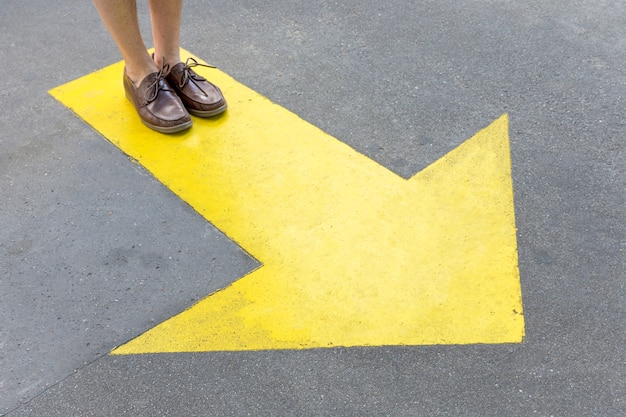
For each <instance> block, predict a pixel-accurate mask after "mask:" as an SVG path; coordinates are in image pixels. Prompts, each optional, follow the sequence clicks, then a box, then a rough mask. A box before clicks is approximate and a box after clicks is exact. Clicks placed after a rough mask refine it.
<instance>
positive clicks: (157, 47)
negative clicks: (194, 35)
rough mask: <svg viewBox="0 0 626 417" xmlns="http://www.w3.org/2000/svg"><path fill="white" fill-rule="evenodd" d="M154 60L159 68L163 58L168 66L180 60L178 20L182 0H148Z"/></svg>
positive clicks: (179, 18) (181, 8) (180, 14)
mask: <svg viewBox="0 0 626 417" xmlns="http://www.w3.org/2000/svg"><path fill="white" fill-rule="evenodd" d="M148 5H149V7H150V20H151V23H152V37H153V40H154V60H155V62H156V65H157V66H158V67H159V68H160V67H161V65H162V64H163V63H162V62H161V61H162V60H163V59H164V60H165V63H166V64H169V65H170V68H171V67H173V66H174V65H176V64H178V63H179V62H180V20H181V16H182V10H183V0H149V1H148Z"/></svg>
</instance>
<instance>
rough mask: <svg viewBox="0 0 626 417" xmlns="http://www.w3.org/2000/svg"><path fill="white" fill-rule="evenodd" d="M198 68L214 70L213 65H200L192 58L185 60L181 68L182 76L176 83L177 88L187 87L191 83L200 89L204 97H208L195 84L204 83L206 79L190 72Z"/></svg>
mask: <svg viewBox="0 0 626 417" xmlns="http://www.w3.org/2000/svg"><path fill="white" fill-rule="evenodd" d="M198 66H200V67H207V68H215V67H214V66H213V65H207V64H201V63H199V62H198V61H196V60H195V59H194V58H192V57H189V58H187V60H186V61H185V66H184V67H183V76H182V77H181V78H180V82H179V83H178V88H181V89H182V88H183V87H185V86H186V85H187V83H188V82H189V81H191V82H193V83H194V84H195V85H196V87H198V88H199V89H200V91H202V92H203V93H204V95H205V96H208V94H207V93H206V91H204V90H203V89H202V87H200V85H198V83H197V81H206V78H204V77H201V76H200V75H198V74H196V73H195V72H194V71H193V70H192V68H193V67H198Z"/></svg>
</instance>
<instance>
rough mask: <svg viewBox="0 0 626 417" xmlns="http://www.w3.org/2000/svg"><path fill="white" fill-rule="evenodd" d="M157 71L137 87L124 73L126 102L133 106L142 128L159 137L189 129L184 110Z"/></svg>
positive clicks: (162, 69)
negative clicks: (144, 127) (143, 126)
mask: <svg viewBox="0 0 626 417" xmlns="http://www.w3.org/2000/svg"><path fill="white" fill-rule="evenodd" d="M165 71H167V66H164V67H162V68H161V70H160V71H158V72H154V73H152V74H149V75H148V76H146V77H145V78H144V79H143V80H142V81H141V82H140V83H139V86H138V87H136V86H135V83H133V81H132V80H131V79H130V78H129V77H128V75H127V74H126V70H124V90H125V92H126V98H128V100H130V102H131V103H133V105H134V106H135V109H136V110H137V113H138V114H139V117H140V118H141V121H142V122H143V124H145V125H146V126H148V127H149V128H150V129H153V130H156V131H157V132H161V133H176V132H180V131H182V130H185V129H188V128H190V127H191V124H192V121H191V117H189V113H188V112H187V110H186V109H185V106H184V105H183V103H182V102H181V101H180V99H179V98H178V96H177V95H176V93H175V92H174V91H173V90H172V88H171V87H170V86H169V84H168V83H167V81H166V80H165V78H164V75H163V73H164V72H165Z"/></svg>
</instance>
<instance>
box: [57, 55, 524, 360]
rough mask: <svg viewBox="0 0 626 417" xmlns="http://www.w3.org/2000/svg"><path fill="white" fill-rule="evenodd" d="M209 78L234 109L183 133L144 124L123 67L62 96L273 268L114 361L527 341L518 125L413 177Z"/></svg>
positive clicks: (133, 344)
mask: <svg viewBox="0 0 626 417" xmlns="http://www.w3.org/2000/svg"><path fill="white" fill-rule="evenodd" d="M183 52H184V51H183ZM199 72H200V73H201V74H204V75H205V76H207V77H208V78H209V79H211V80H212V81H214V82H216V84H218V85H219V86H220V87H221V88H222V90H223V91H224V93H225V95H226V97H227V99H228V102H229V110H228V111H227V112H226V113H225V114H224V115H223V116H222V117H219V118H216V119H208V120H203V119H198V118H194V126H193V127H192V128H191V129H190V130H189V131H187V132H185V133H182V134H178V135H174V136H171V135H170V136H168V135H163V134H159V133H156V132H152V131H150V130H148V129H147V128H146V127H144V126H143V125H142V124H141V123H140V122H139V120H138V118H137V116H136V114H135V112H134V109H133V108H132V107H131V105H130V103H129V102H127V101H126V99H125V98H124V92H123V89H122V82H121V74H122V64H121V63H118V64H115V65H112V66H110V67H107V68H105V69H103V70H101V71H98V72H96V73H93V74H90V75H88V76H85V77H83V78H81V79H78V80H76V81H73V82H70V83H68V84H66V85H63V86H60V87H58V88H56V89H54V90H52V91H51V94H52V95H53V96H54V97H56V98H57V99H58V100H60V101H61V102H63V103H64V104H65V105H67V106H68V107H70V108H71V109H72V110H73V111H74V112H76V113H77V114H78V115H79V116H80V117H81V118H83V119H84V120H85V121H87V123H89V124H91V125H92V126H93V127H94V128H95V129H97V130H98V131H99V132H100V133H102V135H104V136H105V137H106V138H107V139H109V140H110V141H111V142H113V143H114V144H115V145H117V146H119V147H120V148H121V149H122V150H123V151H124V152H126V153H127V154H128V155H130V156H132V157H133V158H135V159H136V160H138V161H139V163H141V164H142V165H143V166H144V167H145V168H146V169H148V170H149V171H150V172H152V173H153V174H154V175H155V176H156V177H157V178H158V179H159V180H160V181H162V182H163V183H164V184H165V185H166V186H167V187H168V188H170V189H171V190H172V191H173V192H174V193H176V194H177V195H179V196H180V198H182V199H183V200H185V201H186V202H188V203H189V204H190V205H191V206H193V207H194V208H195V209H196V210H197V211H198V212H199V213H201V214H202V215H203V216H204V217H205V218H206V219H207V220H209V221H210V222H211V223H213V224H214V225H215V226H217V227H218V228H219V229H220V230H222V231H223V232H224V233H226V234H227V235H228V236H229V237H230V238H232V239H233V240H234V241H235V242H237V243H238V244H240V245H241V246H242V247H243V248H244V249H246V250H247V251H248V252H249V253H251V254H252V255H253V256H254V257H255V258H257V259H258V260H259V261H261V262H262V263H263V266H262V267H260V268H259V269H257V270H255V271H254V272H252V273H250V274H249V275H247V276H245V277H243V278H242V279H240V280H238V281H236V282H235V283H233V284H232V285H230V286H229V287H227V288H225V289H223V290H221V291H218V292H216V293H214V294H212V295H210V296H208V297H206V298H205V299H203V300H201V301H200V302H198V303H197V304H196V305H194V306H192V307H191V308H189V309H188V310H186V311H184V312H183V313H181V314H179V315H177V316H175V317H173V318H171V319H169V320H167V321H165V322H164V323H161V324H160V325H158V326H156V327H155V328H153V329H152V330H150V331H148V332H147V333H145V334H143V335H141V336H139V337H138V338H136V339H134V340H132V341H130V342H129V343H127V344H125V345H123V346H121V347H119V348H117V349H116V350H114V351H113V352H112V353H113V354H135V353H148V352H192V351H215V350H254V349H301V348H317V347H331V346H376V345H423V344H468V343H512V342H513V343H514V342H521V340H522V338H523V335H524V321H523V316H522V302H521V290H520V283H519V273H518V268H517V248H516V237H515V219H514V211H513V190H512V183H511V175H510V171H511V166H510V155H509V141H508V119H507V116H506V115H504V116H502V117H500V118H499V119H498V120H496V121H495V122H493V123H492V124H491V125H490V126H489V127H487V128H485V129H484V130H482V131H480V132H478V133H477V134H476V135H475V136H474V137H472V138H471V139H469V140H468V141H466V142H465V143H464V144H462V145H461V146H459V147H458V148H457V149H455V150H453V151H452V152H450V153H449V154H448V155H446V156H445V157H444V158H442V159H440V160H439V161H437V162H435V163H434V164H432V165H431V166H430V167H428V168H426V169H425V170H423V171H422V172H419V173H418V174H416V175H415V176H414V177H413V178H411V179H410V180H405V179H403V178H401V177H398V176H397V175H395V174H394V173H392V172H390V171H389V170H387V169H385V168H384V167H382V166H380V165H378V164H376V163H375V162H373V161H372V160H370V159H368V158H366V157H365V156H363V155H361V154H359V153H357V152H355V151H354V150H353V149H351V148H350V147H348V146H346V145H345V144H343V143H341V142H340V141H338V140H336V139H334V138H333V137H331V136H329V135H327V134H326V133H324V132H322V131H320V130H319V129H318V128H316V127H315V126H312V125H311V124H309V123H307V122H305V121H304V120H302V119H300V118H299V117H298V116H296V115H295V114H293V113H290V112H289V111H287V110H285V109H284V108H282V107H279V106H278V105H275V104H273V103H271V102H270V101H268V100H267V99H266V98H264V97H262V96H260V95H259V94H258V93H256V92H254V91H252V90H250V89H249V88H247V87H246V86H244V85H242V84H240V83H238V82H236V81H235V80H233V79H232V78H230V77H229V76H228V75H226V74H224V73H222V72H220V71H218V70H213V69H204V68H203V69H201V70H200V71H199ZM97 168H98V169H101V167H97ZM107 169H115V168H114V167H108V168H107Z"/></svg>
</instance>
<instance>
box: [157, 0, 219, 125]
mask: <svg viewBox="0 0 626 417" xmlns="http://www.w3.org/2000/svg"><path fill="white" fill-rule="evenodd" d="M148 4H149V5H150V17H151V19H152V36H153V38H154V60H155V62H156V64H157V66H159V67H160V66H161V65H163V61H164V62H165V64H167V65H169V67H168V68H169V69H170V72H169V74H168V75H167V81H168V82H169V83H170V85H171V86H172V87H173V88H174V91H176V94H178V96H179V97H180V99H181V100H182V102H183V104H184V105H185V107H186V108H187V110H188V111H189V113H191V114H193V115H196V116H199V117H211V116H215V115H218V114H220V113H222V112H223V111H224V110H226V100H225V99H224V96H223V95H222V92H221V91H220V89H219V88H218V87H217V86H216V85H214V84H212V83H210V82H209V81H207V80H206V78H204V77H201V76H199V75H198V74H197V73H196V72H195V71H194V70H193V69H192V67H195V66H196V65H201V64H198V63H197V62H196V61H195V60H191V61H190V60H187V62H186V63H182V62H181V60H180V26H181V16H182V10H183V0H149V2H148Z"/></svg>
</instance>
